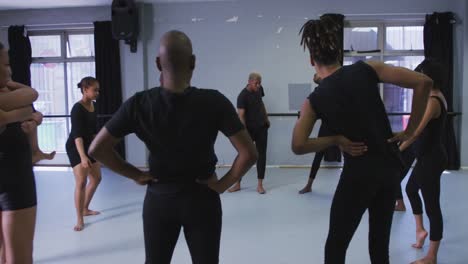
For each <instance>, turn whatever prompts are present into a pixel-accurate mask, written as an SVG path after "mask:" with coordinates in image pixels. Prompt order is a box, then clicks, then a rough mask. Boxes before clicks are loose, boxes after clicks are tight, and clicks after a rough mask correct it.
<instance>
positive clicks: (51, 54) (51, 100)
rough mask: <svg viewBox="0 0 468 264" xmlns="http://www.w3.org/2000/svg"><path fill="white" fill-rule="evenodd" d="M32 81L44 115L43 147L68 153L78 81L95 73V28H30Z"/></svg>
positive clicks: (40, 132)
mask: <svg viewBox="0 0 468 264" xmlns="http://www.w3.org/2000/svg"><path fill="white" fill-rule="evenodd" d="M30 41H31V48H32V57H33V60H32V64H31V82H32V86H33V87H34V88H36V89H37V91H38V92H39V98H38V99H37V101H36V102H35V104H34V106H35V108H36V109H37V110H38V111H40V112H42V113H43V114H44V115H47V116H50V117H47V118H44V121H43V123H42V125H41V126H39V129H38V137H39V146H40V148H41V149H42V150H43V151H53V150H56V151H57V152H58V153H65V143H66V140H67V138H68V134H69V133H70V128H71V125H70V118H69V117H68V116H69V115H70V111H71V108H72V107H73V105H74V104H75V103H76V102H77V101H78V100H79V99H80V98H81V92H80V90H79V89H78V88H77V83H78V82H79V81H80V80H81V78H83V77H85V76H95V63H94V35H93V31H92V30H79V31H72V30H70V31H47V32H46V31H37V32H30Z"/></svg>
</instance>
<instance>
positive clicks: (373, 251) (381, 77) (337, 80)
mask: <svg viewBox="0 0 468 264" xmlns="http://www.w3.org/2000/svg"><path fill="white" fill-rule="evenodd" d="M339 29H340V26H339V25H338V24H336V23H335V22H334V21H333V20H332V19H331V18H329V17H322V18H320V19H319V20H310V21H308V22H307V23H306V24H305V25H304V26H303V27H302V29H301V33H302V40H301V45H303V46H304V48H308V49H309V52H310V62H311V65H312V66H313V67H314V68H315V71H316V73H317V75H318V76H319V77H320V78H321V79H322V81H321V83H320V85H319V86H318V87H317V88H316V89H315V90H314V92H312V93H311V94H310V96H309V97H308V99H307V100H306V101H305V102H304V104H303V106H302V108H301V116H300V117H299V119H298V121H297V123H296V125H295V127H294V132H293V138H292V150H293V152H294V153H296V154H298V155H301V154H306V153H311V152H319V151H321V150H323V149H325V148H327V147H330V146H333V145H337V146H339V147H340V148H341V149H342V151H343V152H344V167H343V172H342V174H341V177H340V181H339V183H338V186H337V189H336V191H335V195H334V197H333V202H332V206H331V212H330V227H329V232H328V238H327V242H326V245H325V263H327V264H329V263H332V264H341V263H345V257H346V250H347V248H348V245H349V243H350V241H351V239H352V237H353V234H354V232H355V231H356V229H357V227H358V225H359V222H360V221H361V218H362V215H363V214H364V212H365V211H366V210H367V209H368V210H369V253H370V258H371V262H372V263H376V264H377V263H378V264H388V263H389V252H388V251H389V250H388V247H389V242H390V229H391V224H392V216H393V209H394V204H395V190H396V187H397V184H398V183H399V179H398V170H399V169H400V167H401V157H400V153H399V151H398V146H397V142H402V141H405V140H407V139H408V138H410V137H411V136H412V135H414V132H415V130H416V128H417V127H418V125H419V123H420V121H421V119H422V117H423V114H424V111H425V108H426V102H427V98H428V95H429V91H430V88H431V86H432V80H431V79H429V78H428V77H427V76H425V75H423V74H420V73H416V72H413V71H410V70H408V69H405V68H401V67H393V66H389V65H386V64H384V63H380V62H363V61H359V62H357V63H355V64H353V65H350V66H343V67H342V66H341V65H340V63H339V57H340V56H341V47H338V43H339V41H338V37H337V36H338V31H339ZM380 82H383V83H391V84H394V85H398V86H401V87H407V88H409V89H413V93H414V96H413V104H412V107H413V108H412V113H411V118H410V120H409V124H408V127H407V129H406V130H405V131H403V132H400V133H397V134H395V135H393V133H392V130H391V127H390V122H389V120H388V116H387V114H386V111H385V107H384V104H383V102H382V99H381V97H380V93H379V89H378V83H380ZM317 119H321V120H322V122H323V123H324V124H326V125H327V127H328V128H329V129H330V131H331V132H333V134H334V135H336V136H329V137H318V138H313V139H310V138H309V136H310V134H311V132H312V129H313V127H314V124H315V122H316V121H317Z"/></svg>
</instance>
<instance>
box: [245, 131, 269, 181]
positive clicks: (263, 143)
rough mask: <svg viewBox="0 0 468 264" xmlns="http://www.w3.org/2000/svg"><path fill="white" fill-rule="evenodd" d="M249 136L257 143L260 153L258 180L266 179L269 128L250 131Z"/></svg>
mask: <svg viewBox="0 0 468 264" xmlns="http://www.w3.org/2000/svg"><path fill="white" fill-rule="evenodd" d="M249 134H250V137H251V138H252V140H253V141H254V142H255V147H256V148H257V152H258V160H257V178H258V179H265V168H266V153H267V143H268V127H261V128H256V129H252V130H250V129H249Z"/></svg>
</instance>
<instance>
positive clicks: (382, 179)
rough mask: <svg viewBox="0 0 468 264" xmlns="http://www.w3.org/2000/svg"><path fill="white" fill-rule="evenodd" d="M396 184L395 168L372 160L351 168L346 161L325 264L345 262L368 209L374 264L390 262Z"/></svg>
mask: <svg viewBox="0 0 468 264" xmlns="http://www.w3.org/2000/svg"><path fill="white" fill-rule="evenodd" d="M379 164H384V165H380V166H379ZM397 182H398V177H397V172H396V171H395V168H394V167H393V166H388V165H385V163H383V162H380V163H378V162H373V161H359V162H357V164H351V165H350V164H349V163H348V164H347V162H346V161H345V165H344V168H343V172H342V174H341V178H340V181H339V183H338V187H337V188H336V192H335V196H334V197H333V202H332V206H331V212H330V227H329V232H328V238H327V242H326V245H325V263H326V264H344V263H345V259H346V250H347V249H348V246H349V243H350V241H351V239H352V237H353V235H354V232H355V231H356V229H357V228H358V226H359V223H360V222H361V218H362V215H363V214H364V212H365V211H366V210H369V254H370V259H371V263H373V264H388V263H389V249H388V248H389V243H390V230H391V226H392V217H393V207H394V203H395V188H396V185H397Z"/></svg>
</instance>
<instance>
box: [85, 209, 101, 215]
mask: <svg viewBox="0 0 468 264" xmlns="http://www.w3.org/2000/svg"><path fill="white" fill-rule="evenodd" d="M98 214H101V212H98V211H93V210H89V209H85V210H84V211H83V216H90V215H98Z"/></svg>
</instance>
